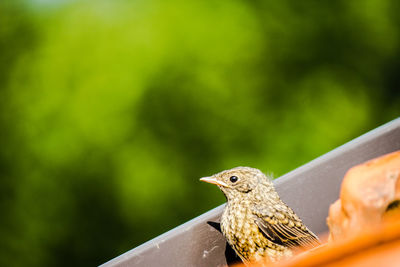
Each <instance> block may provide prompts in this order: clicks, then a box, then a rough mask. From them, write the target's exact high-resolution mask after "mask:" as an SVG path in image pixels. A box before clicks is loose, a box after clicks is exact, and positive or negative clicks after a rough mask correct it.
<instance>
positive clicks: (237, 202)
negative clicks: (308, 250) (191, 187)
mask: <svg viewBox="0 0 400 267" xmlns="http://www.w3.org/2000/svg"><path fill="white" fill-rule="evenodd" d="M200 180H201V181H203V182H207V183H212V184H216V185H217V186H218V187H219V188H220V189H221V191H222V192H223V193H224V195H225V197H226V199H227V202H228V203H227V205H226V207H225V209H224V211H223V213H222V217H221V230H222V233H223V235H224V236H225V238H226V239H227V241H228V243H229V245H230V246H231V247H232V248H233V249H234V250H235V252H236V254H237V255H238V256H239V257H240V258H241V259H242V260H243V262H245V263H247V262H251V261H257V260H260V259H261V258H263V257H267V258H269V260H270V261H272V262H275V261H277V260H280V259H282V258H286V257H289V256H291V255H292V249H293V248H295V247H297V246H301V247H315V246H318V245H319V244H320V243H319V240H318V238H317V236H316V235H315V234H313V233H312V232H311V231H310V230H308V229H307V227H306V226H305V225H304V224H303V223H302V221H301V220H300V218H299V217H298V216H297V215H296V214H295V213H294V212H293V210H292V209H291V208H289V207H288V206H287V205H286V204H285V203H283V202H282V200H281V199H280V198H279V195H278V193H277V192H276V191H275V188H274V186H273V184H272V182H271V180H270V179H269V178H268V177H267V176H266V175H265V174H264V173H262V172H261V171H260V170H258V169H254V168H250V167H236V168H233V169H230V170H226V171H222V172H220V173H217V174H215V175H213V176H211V177H204V178H201V179H200Z"/></svg>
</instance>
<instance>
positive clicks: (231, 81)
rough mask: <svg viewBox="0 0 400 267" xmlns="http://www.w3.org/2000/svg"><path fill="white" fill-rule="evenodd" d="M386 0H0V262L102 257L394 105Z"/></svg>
mask: <svg viewBox="0 0 400 267" xmlns="http://www.w3.org/2000/svg"><path fill="white" fill-rule="evenodd" d="M399 7H400V5H399V3H398V1H395V0H392V1H381V0H366V1H345V0H342V1H329V2H327V1H303V2H299V1H288V0H285V1H267V0H265V1H262V0H255V1H239V0H229V1H210V0H205V1H182V0H172V1H159V0H148V1H122V0H116V1H54V2H53V1H39V0H37V1H7V0H4V1H1V2H0V129H1V131H0V148H1V149H0V214H1V220H0V236H1V239H2V242H1V243H0V265H1V266H87V265H94V264H100V263H103V262H105V261H107V260H109V259H111V258H113V257H115V256H117V255H119V254H121V253H122V252H125V251H126V250H128V249H131V248H133V247H135V246H137V245H139V244H141V243H143V242H144V241H146V240H148V239H150V238H152V237H155V236H156V235H159V234H161V233H163V232H165V231H166V230H168V229H171V228H173V227H174V226H177V225H179V224H181V223H183V222H185V221H187V220H189V219H191V218H193V217H195V216H197V215H199V214H201V213H203V212H205V211H207V210H209V209H211V208H213V207H215V206H217V205H218V204H221V203H223V202H224V198H223V195H222V194H221V193H220V192H219V191H218V189H217V188H214V187H211V186H207V185H205V184H200V183H199V181H198V178H199V177H201V176H205V175H210V174H213V173H215V172H217V171H220V170H222V169H226V168H231V167H234V166H238V165H248V166H253V167H257V168H260V169H262V170H263V171H265V172H273V173H274V174H275V176H279V175H282V174H284V173H285V172H288V171H290V170H291V169H293V168H295V167H298V166H300V165H302V164H304V163H306V162H307V161H309V160H312V159H313V158H315V157H317V156H319V155H321V154H323V153H325V152H328V151H329V150H331V149H333V148H335V147H336V146H338V145H341V144H343V143H345V142H346V141H348V140H351V139H352V138H354V137H357V136H358V135H360V134H362V133H364V132H366V131H367V130H370V129H372V128H374V127H376V126H379V125H380V124H383V123H385V122H387V121H389V120H390V119H393V118H395V117H397V116H398V114H399V111H400V90H399V89H400V88H399V87H400V78H399V77H400V76H399V75H398V70H399V69H400V45H399V37H400V35H399V34H400V17H399V16H398V13H399Z"/></svg>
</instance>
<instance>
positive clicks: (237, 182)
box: [200, 167, 272, 201]
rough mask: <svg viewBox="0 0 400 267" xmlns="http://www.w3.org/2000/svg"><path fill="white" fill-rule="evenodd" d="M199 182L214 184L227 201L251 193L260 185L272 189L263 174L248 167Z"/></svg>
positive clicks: (227, 171) (205, 178) (224, 172)
mask: <svg viewBox="0 0 400 267" xmlns="http://www.w3.org/2000/svg"><path fill="white" fill-rule="evenodd" d="M200 181H203V182H207V183H211V184H216V185H217V186H218V187H219V188H220V189H221V191H222V192H223V193H224V195H225V196H226V198H227V200H228V201H229V200H231V199H234V198H237V197H239V196H240V195H244V194H248V193H250V192H252V191H253V190H254V189H256V187H257V186H258V185H259V184H260V183H262V184H264V185H266V186H271V187H272V182H271V181H270V180H269V179H268V178H267V177H266V176H265V174H263V173H262V172H261V171H260V170H258V169H254V168H250V167H236V168H233V169H230V170H226V171H222V172H220V173H217V174H214V175H212V176H210V177H203V178H201V179H200Z"/></svg>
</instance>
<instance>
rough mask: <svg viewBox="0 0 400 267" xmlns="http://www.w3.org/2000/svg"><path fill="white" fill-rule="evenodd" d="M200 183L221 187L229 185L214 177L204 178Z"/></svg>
mask: <svg viewBox="0 0 400 267" xmlns="http://www.w3.org/2000/svg"><path fill="white" fill-rule="evenodd" d="M200 181H202V182H206V183H210V184H216V185H219V186H225V187H228V185H227V184H226V183H224V182H222V181H218V180H217V179H215V178H213V177H203V178H200Z"/></svg>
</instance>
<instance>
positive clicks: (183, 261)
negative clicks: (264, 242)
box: [101, 118, 400, 267]
mask: <svg viewBox="0 0 400 267" xmlns="http://www.w3.org/2000/svg"><path fill="white" fill-rule="evenodd" d="M396 150H400V118H398V119H396V120H393V121H391V122H389V123H387V124H385V125H383V126H381V127H379V128H377V129H375V130H372V131H370V132H368V133H366V134H364V135H362V136H360V137H358V138H356V139H354V140H352V141H350V142H348V143H346V144H344V145H342V146H340V147H338V148H336V149H334V150H332V151H330V152H328V153H326V154H325V155H323V156H321V157H318V158H316V159H315V160H313V161H311V162H309V163H307V164H305V165H303V166H301V167H299V168H297V169H295V170H293V171H291V172H289V173H287V174H285V175H283V176H281V177H280V178H278V179H276V180H275V181H274V183H275V186H276V189H277V191H278V192H279V194H280V196H281V198H282V199H283V201H284V202H286V204H288V205H289V206H291V207H292V208H293V210H294V211H295V212H296V213H297V214H298V215H299V216H300V217H301V218H302V219H303V221H304V223H305V224H306V225H307V226H308V227H309V228H310V229H311V230H312V231H314V232H315V233H323V232H326V231H327V230H328V228H327V226H326V217H327V216H328V210H329V205H330V204H331V203H333V202H334V201H335V200H336V199H337V198H338V197H339V189H340V184H341V181H342V179H343V176H344V174H345V172H346V171H347V170H348V169H349V168H350V167H352V166H354V165H356V164H359V163H362V162H364V161H367V160H369V159H372V158H375V157H378V156H380V155H383V154H386V153H390V152H393V151H396ZM223 207H224V205H221V206H219V207H217V208H215V209H213V210H211V211H208V212H206V213H204V214H203V215H201V216H199V217H197V218H194V219H192V220H190V221H188V222H186V223H184V224H182V225H180V226H178V227H176V228H174V229H172V230H170V231H168V232H166V233H164V234H162V235H160V236H158V237H156V238H154V239H152V240H150V241H148V242H146V243H144V244H142V245H140V246H138V247H136V248H134V249H132V250H130V251H128V252H126V253H124V254H122V255H120V256H118V257H116V258H114V259H112V260H110V261H108V262H107V263H105V264H103V265H101V266H102V267H111V266H113V267H117V266H118V267H122V266H225V265H226V264H227V263H229V262H230V261H231V260H232V257H233V256H232V255H231V254H229V253H231V252H229V247H228V248H226V243H225V240H224V238H223V236H222V234H221V233H220V232H218V230H216V229H215V227H213V225H214V226H215V224H213V223H212V222H219V217H220V215H221V212H222V210H223ZM210 222H211V223H210Z"/></svg>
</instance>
